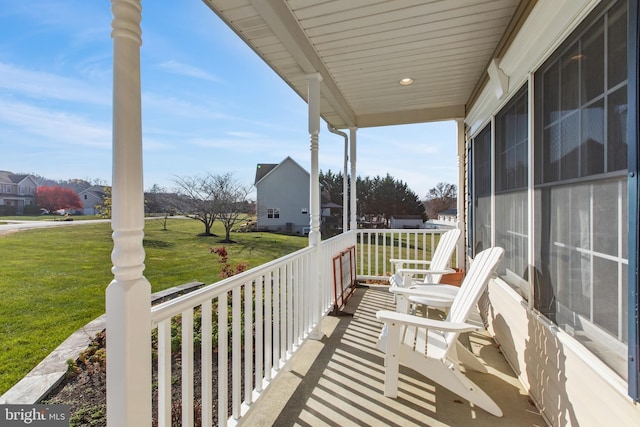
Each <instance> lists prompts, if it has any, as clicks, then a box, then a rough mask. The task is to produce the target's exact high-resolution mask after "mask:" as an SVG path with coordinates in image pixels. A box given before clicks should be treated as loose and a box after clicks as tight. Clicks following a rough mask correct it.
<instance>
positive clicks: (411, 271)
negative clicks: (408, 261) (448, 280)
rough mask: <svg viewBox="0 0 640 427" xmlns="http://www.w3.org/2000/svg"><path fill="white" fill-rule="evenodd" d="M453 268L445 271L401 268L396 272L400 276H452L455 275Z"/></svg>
mask: <svg viewBox="0 0 640 427" xmlns="http://www.w3.org/2000/svg"><path fill="white" fill-rule="evenodd" d="M455 272H456V271H455V270H454V269H453V268H445V269H444V270H425V269H420V268H400V269H398V270H396V273H398V274H403V275H404V274H411V275H414V274H450V273H455Z"/></svg>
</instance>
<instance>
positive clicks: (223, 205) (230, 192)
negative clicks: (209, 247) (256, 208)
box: [211, 173, 250, 242]
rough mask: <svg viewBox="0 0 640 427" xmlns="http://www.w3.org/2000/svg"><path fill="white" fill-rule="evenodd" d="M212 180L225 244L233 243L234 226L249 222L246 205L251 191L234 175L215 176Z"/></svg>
mask: <svg viewBox="0 0 640 427" xmlns="http://www.w3.org/2000/svg"><path fill="white" fill-rule="evenodd" d="M211 178H212V181H213V182H212V183H213V193H214V195H215V197H216V206H217V217H218V219H219V220H220V221H221V222H222V224H223V225H224V230H225V238H224V240H223V242H231V229H232V228H233V226H234V225H236V224H238V223H240V222H245V221H247V220H248V215H247V214H246V205H247V196H248V195H249V191H250V189H249V188H248V187H246V186H244V185H242V184H240V183H239V182H238V181H237V180H235V179H234V177H233V174H232V173H226V174H223V175H213V176H211Z"/></svg>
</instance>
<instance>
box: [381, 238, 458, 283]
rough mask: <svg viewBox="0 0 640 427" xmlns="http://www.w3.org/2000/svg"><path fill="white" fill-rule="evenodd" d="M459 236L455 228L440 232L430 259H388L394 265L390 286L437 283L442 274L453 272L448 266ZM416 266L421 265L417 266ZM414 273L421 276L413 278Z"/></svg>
mask: <svg viewBox="0 0 640 427" xmlns="http://www.w3.org/2000/svg"><path fill="white" fill-rule="evenodd" d="M459 237H460V230H459V229H457V228H454V229H453V230H449V231H447V232H446V233H444V234H442V236H440V240H439V241H438V245H437V246H436V250H435V251H433V256H432V257H431V259H430V260H413V259H398V258H392V259H390V260H389V261H390V262H391V263H392V264H393V265H394V268H395V269H394V274H393V276H391V278H390V279H389V284H391V286H403V287H407V286H410V285H415V284H425V283H438V282H439V281H440V278H441V277H442V275H443V274H447V273H453V272H455V270H453V269H451V268H449V262H450V261H451V255H453V251H454V250H455V248H456V243H457V242H458V238H459ZM405 266H412V267H411V268H409V267H405ZM417 266H423V267H421V268H419V267H417ZM416 275H419V276H422V277H421V278H420V279H414V277H415V276H416Z"/></svg>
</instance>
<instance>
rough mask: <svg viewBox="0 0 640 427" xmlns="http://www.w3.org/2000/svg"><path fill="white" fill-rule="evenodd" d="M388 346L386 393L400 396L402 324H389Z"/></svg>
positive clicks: (385, 374) (385, 377) (385, 375)
mask: <svg viewBox="0 0 640 427" xmlns="http://www.w3.org/2000/svg"><path fill="white" fill-rule="evenodd" d="M387 326H388V327H387V348H386V351H385V355H384V362H385V363H384V364H385V368H384V395H385V396H386V397H392V398H396V397H398V376H399V375H400V354H399V353H400V325H397V324H394V323H391V324H387Z"/></svg>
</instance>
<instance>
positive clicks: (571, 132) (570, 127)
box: [558, 114, 580, 179]
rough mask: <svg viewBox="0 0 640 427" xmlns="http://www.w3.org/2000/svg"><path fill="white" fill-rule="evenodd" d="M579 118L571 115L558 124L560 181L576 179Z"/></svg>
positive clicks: (578, 155) (578, 153) (578, 156)
mask: <svg viewBox="0 0 640 427" xmlns="http://www.w3.org/2000/svg"><path fill="white" fill-rule="evenodd" d="M579 137H580V116H579V115H578V114H571V115H570V116H568V117H566V118H565V119H563V120H562V122H561V123H560V140H559V141H558V143H559V145H560V152H561V158H560V179H571V178H577V177H578V176H579V175H578V161H579V159H580V152H579V147H578V146H579V145H580V139H579Z"/></svg>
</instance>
